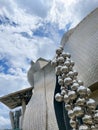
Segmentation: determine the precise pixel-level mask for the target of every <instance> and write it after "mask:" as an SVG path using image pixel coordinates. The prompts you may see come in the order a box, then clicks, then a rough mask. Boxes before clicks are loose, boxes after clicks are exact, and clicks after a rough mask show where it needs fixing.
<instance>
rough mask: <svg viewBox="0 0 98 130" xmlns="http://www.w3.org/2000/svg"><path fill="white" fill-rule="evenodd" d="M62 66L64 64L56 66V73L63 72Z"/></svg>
mask: <svg viewBox="0 0 98 130" xmlns="http://www.w3.org/2000/svg"><path fill="white" fill-rule="evenodd" d="M61 67H62V66H60V65H59V66H57V67H56V68H55V73H56V75H60V74H61Z"/></svg>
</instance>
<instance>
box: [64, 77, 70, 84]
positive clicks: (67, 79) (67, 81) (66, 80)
mask: <svg viewBox="0 0 98 130" xmlns="http://www.w3.org/2000/svg"><path fill="white" fill-rule="evenodd" d="M71 83H72V79H71V78H70V77H68V78H65V79H64V84H65V85H70V84H71Z"/></svg>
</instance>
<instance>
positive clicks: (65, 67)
mask: <svg viewBox="0 0 98 130" xmlns="http://www.w3.org/2000/svg"><path fill="white" fill-rule="evenodd" d="M61 71H62V73H67V72H68V67H67V66H66V65H64V66H63V67H62V68H61Z"/></svg>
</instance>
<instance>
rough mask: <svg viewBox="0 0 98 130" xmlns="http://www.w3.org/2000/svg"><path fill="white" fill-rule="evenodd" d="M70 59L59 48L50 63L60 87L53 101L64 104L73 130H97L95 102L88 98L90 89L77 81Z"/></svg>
mask: <svg viewBox="0 0 98 130" xmlns="http://www.w3.org/2000/svg"><path fill="white" fill-rule="evenodd" d="M70 58H71V54H69V53H65V52H64V51H63V47H62V46H60V47H59V48H58V49H57V50H56V56H55V59H53V61H52V62H51V64H52V66H53V67H55V74H56V76H57V77H58V83H59V85H60V86H61V87H60V90H61V92H60V93H57V94H56V95H55V99H56V101H58V102H64V104H65V109H66V110H67V111H68V116H69V118H70V126H71V127H72V129H73V130H97V129H98V110H97V109H96V102H95V100H93V99H92V98H90V94H91V91H90V89H89V88H87V87H85V86H84V83H83V81H81V80H79V79H78V77H77V76H78V72H77V71H76V70H74V69H73V67H74V65H75V63H74V61H72V60H71V59H70Z"/></svg>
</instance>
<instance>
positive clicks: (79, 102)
mask: <svg viewBox="0 0 98 130" xmlns="http://www.w3.org/2000/svg"><path fill="white" fill-rule="evenodd" d="M84 103H85V99H84V98H78V99H77V101H76V104H77V105H79V106H83V105H84Z"/></svg>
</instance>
